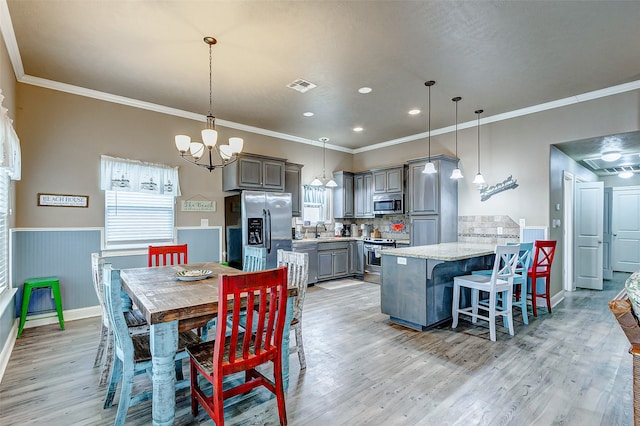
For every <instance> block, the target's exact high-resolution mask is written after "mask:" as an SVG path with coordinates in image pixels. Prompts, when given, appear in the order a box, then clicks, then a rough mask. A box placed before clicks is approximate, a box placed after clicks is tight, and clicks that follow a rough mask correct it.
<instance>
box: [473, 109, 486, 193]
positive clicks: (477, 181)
mask: <svg viewBox="0 0 640 426" xmlns="http://www.w3.org/2000/svg"><path fill="white" fill-rule="evenodd" d="M483 112H484V110H483V109H478V110H476V111H475V113H476V114H478V126H477V127H478V174H477V175H476V177H475V178H474V179H473V183H475V184H476V185H478V186H484V185H485V183H486V182H485V181H484V176H482V173H480V114H482V113H483Z"/></svg>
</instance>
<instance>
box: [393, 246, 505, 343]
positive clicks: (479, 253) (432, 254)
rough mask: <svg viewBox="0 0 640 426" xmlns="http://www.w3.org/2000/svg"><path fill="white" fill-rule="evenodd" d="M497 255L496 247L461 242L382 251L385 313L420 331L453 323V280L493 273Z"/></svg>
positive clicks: (464, 295) (396, 320)
mask: <svg viewBox="0 0 640 426" xmlns="http://www.w3.org/2000/svg"><path fill="white" fill-rule="evenodd" d="M494 251H495V245H493V244H475V243H460V242H455V243H442V244H432V245H426V246H415V247H407V248H395V249H388V250H382V251H380V254H381V255H382V280H381V290H380V296H381V309H382V313H383V314H386V315H389V317H390V320H391V321H392V322H395V323H397V324H401V325H403V326H405V327H409V328H413V329H415V330H420V331H422V330H426V329H427V328H430V327H433V326H435V325H436V324H439V323H441V322H444V321H446V320H448V319H450V318H451V303H452V300H451V299H452V293H453V277H456V276H460V275H467V274H470V273H471V271H474V270H478V269H489V268H490V267H491V266H492V265H493V259H494ZM461 296H462V303H463V304H466V303H468V302H467V301H466V300H465V299H466V294H464V293H463V294H462V295H461Z"/></svg>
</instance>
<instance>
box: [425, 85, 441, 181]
mask: <svg viewBox="0 0 640 426" xmlns="http://www.w3.org/2000/svg"><path fill="white" fill-rule="evenodd" d="M434 84H436V82H435V81H433V80H429V81H427V82H425V83H424V85H425V86H427V87H428V88H429V112H428V117H429V118H428V119H427V126H428V130H429V134H428V135H427V139H428V141H429V161H428V162H427V164H425V165H424V170H422V173H426V174H433V173H438V171H437V170H436V167H435V166H434V164H433V163H432V162H431V86H433V85H434Z"/></svg>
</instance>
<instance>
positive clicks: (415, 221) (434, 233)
mask: <svg viewBox="0 0 640 426" xmlns="http://www.w3.org/2000/svg"><path fill="white" fill-rule="evenodd" d="M438 229H439V228H438V216H413V217H411V245H413V246H426V245H429V244H437V243H438V242H439V237H438Z"/></svg>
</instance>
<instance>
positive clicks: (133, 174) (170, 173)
mask: <svg viewBox="0 0 640 426" xmlns="http://www.w3.org/2000/svg"><path fill="white" fill-rule="evenodd" d="M100 164H101V174H100V189H102V190H112V191H126V192H142V193H149V194H164V195H173V196H174V197H177V196H179V195H180V182H179V180H178V168H177V167H170V166H165V165H163V164H152V163H145V162H142V161H138V160H127V159H124V158H114V157H109V156H107V155H102V156H101V157H100Z"/></svg>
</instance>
